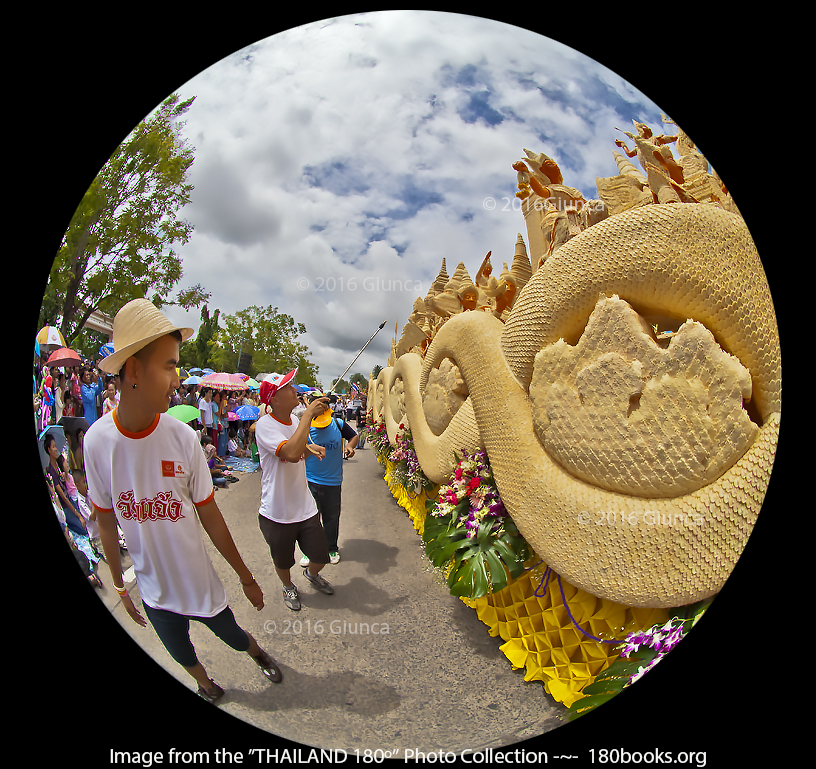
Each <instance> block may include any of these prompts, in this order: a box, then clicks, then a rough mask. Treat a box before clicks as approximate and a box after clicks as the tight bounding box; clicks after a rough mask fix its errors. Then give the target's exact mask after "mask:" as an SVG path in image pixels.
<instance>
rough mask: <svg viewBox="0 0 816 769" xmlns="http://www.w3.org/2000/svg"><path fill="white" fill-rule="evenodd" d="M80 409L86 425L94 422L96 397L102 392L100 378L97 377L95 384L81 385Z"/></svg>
mask: <svg viewBox="0 0 816 769" xmlns="http://www.w3.org/2000/svg"><path fill="white" fill-rule="evenodd" d="M81 392H82V407H83V409H84V416H85V419H87V420H88V424H89V425H92V424H93V423H94V422H96V419H97V417H96V396H97V395H99V394H100V393H101V392H102V377H99V379H98V380H97V382H96V384H89V385H86V384H84V385H82V389H81Z"/></svg>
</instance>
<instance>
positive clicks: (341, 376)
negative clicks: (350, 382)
mask: <svg viewBox="0 0 816 769" xmlns="http://www.w3.org/2000/svg"><path fill="white" fill-rule="evenodd" d="M386 323H388V321H387V320H384V321H383V322H382V323H380V326H379V328H378V329H377V330H376V331H375V332H374V333H373V334H372V335H371V339H373V338H374V337H375V336H377V334H378V333H379V332H380V331H381V330H382V328H383V326H385V324H386ZM371 339H369V340H368V342H366V343H365V344H364V345H363V350H365V348H366V347H368V345H369V343H370V342H371ZM363 350H360V352H358V353H357V355H355V356H354V360H357V358H359V357H360V356H361V355H362V354H363ZM354 360H353V361H352V362H351V363H349V365H348V368H347V369H346V370H345V371H344V372H343V373H342V374H340V376H339V377H337V381H336V382H335V383H334V384H333V385H332V388H331V390H329V392H328V393H326V394H327V395H329V394H330V393H333V392H334V388H335V387H337V385H338V384H340V380H341V379H342V378H343V377H344V376H345V375H346V374H348V371H349V369H350V368H351V367H352V366H353V365H354Z"/></svg>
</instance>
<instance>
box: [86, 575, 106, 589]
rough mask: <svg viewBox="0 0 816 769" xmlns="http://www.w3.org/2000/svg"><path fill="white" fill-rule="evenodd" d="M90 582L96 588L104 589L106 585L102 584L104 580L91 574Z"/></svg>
mask: <svg viewBox="0 0 816 769" xmlns="http://www.w3.org/2000/svg"><path fill="white" fill-rule="evenodd" d="M88 582H90V583H91V584H92V585H93V586H94V587H98V588H100V589H101V588H103V587H104V585H103V584H102V580H101V579H99V577H98V576H97V575H96V574H90V575H89V576H88Z"/></svg>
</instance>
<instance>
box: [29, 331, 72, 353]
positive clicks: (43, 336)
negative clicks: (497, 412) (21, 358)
mask: <svg viewBox="0 0 816 769" xmlns="http://www.w3.org/2000/svg"><path fill="white" fill-rule="evenodd" d="M35 341H36V342H37V344H38V345H39V346H40V350H43V351H44V352H53V351H54V350H58V349H59V348H60V347H67V346H68V345H67V344H65V337H64V336H63V335H62V333H61V332H60V330H59V329H58V328H56V327H55V326H43V327H42V328H41V329H40V330H39V331H38V332H37V336H36V339H35Z"/></svg>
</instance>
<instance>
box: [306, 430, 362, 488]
mask: <svg viewBox="0 0 816 769" xmlns="http://www.w3.org/2000/svg"><path fill="white" fill-rule="evenodd" d="M338 421H339V422H340V424H341V425H342V426H343V427H342V429H341V428H340V427H339V426H338V424H337V423H338ZM355 435H357V433H356V432H354V429H353V428H352V427H351V426H349V425H348V424H346V423H345V422H344V421H343V420H342V419H340V420H338V419H336V418H333V419H332V421H331V422H329V424H328V425H327V426H326V427H310V428H309V441H310V442H311V443H316V444H317V445H318V446H323V447H324V448H325V449H326V456H325V457H324V458H323V459H322V460H320V459H318V458H317V457H316V456H315V455H314V454H312V452H311V451H308V449H307V454H306V480H307V481H309V483H318V484H320V485H321V486H340V485H341V484H342V483H343V441H342V438H345V439H346V440H347V441H350V440H351V439H352V438H353V437H354V436H355Z"/></svg>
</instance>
